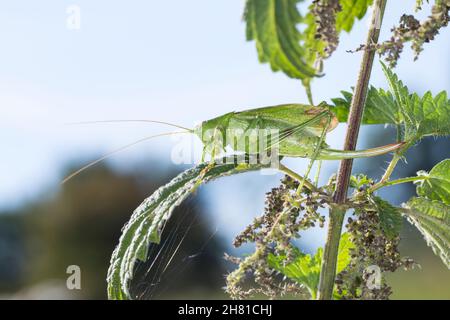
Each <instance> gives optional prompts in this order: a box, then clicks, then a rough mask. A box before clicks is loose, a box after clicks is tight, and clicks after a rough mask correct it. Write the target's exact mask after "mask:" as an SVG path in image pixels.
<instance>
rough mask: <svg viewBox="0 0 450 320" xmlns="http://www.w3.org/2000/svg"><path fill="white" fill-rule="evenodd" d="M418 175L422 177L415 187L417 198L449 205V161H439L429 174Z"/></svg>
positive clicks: (421, 172)
mask: <svg viewBox="0 0 450 320" xmlns="http://www.w3.org/2000/svg"><path fill="white" fill-rule="evenodd" d="M418 175H419V176H423V177H424V179H423V180H421V181H420V182H419V184H418V186H417V194H418V195H419V196H422V197H426V198H428V199H430V200H439V201H442V202H443V203H445V204H447V205H450V159H446V160H444V161H441V162H440V163H438V164H437V165H436V166H434V168H433V169H431V171H430V172H429V173H427V172H425V171H419V172H418Z"/></svg>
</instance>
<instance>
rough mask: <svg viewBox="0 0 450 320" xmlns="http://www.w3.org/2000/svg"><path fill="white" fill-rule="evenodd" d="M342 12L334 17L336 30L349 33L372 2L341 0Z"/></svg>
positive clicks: (369, 0) (371, 0)
mask: <svg viewBox="0 0 450 320" xmlns="http://www.w3.org/2000/svg"><path fill="white" fill-rule="evenodd" d="M339 3H340V4H341V7H342V10H341V11H340V12H339V13H338V14H337V15H336V29H337V30H338V31H341V30H344V31H347V32H350V31H351V30H352V28H353V25H354V24H355V21H356V20H361V19H362V18H363V17H364V16H365V15H366V12H367V9H368V8H369V7H370V6H371V5H372V3H373V0H341V1H339Z"/></svg>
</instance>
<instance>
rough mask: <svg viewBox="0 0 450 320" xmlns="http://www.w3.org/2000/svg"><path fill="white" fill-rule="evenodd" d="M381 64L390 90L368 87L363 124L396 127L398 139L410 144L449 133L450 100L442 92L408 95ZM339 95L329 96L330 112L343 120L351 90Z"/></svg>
mask: <svg viewBox="0 0 450 320" xmlns="http://www.w3.org/2000/svg"><path fill="white" fill-rule="evenodd" d="M381 64H382V68H383V71H384V73H385V75H386V78H387V80H388V83H389V86H390V91H385V90H383V89H376V88H374V87H371V88H370V90H369V92H368V96H367V102H366V108H365V111H364V117H363V123H364V124H394V125H396V126H397V127H399V128H400V134H401V136H402V139H404V140H405V141H409V142H411V143H413V142H415V141H417V140H420V139H421V138H423V137H424V136H430V135H431V136H445V135H450V100H449V98H448V96H447V93H446V92H445V91H442V92H441V93H439V94H437V95H436V96H434V97H433V95H432V93H431V92H426V93H425V94H424V95H423V97H420V96H419V95H418V94H416V93H413V94H410V93H409V90H408V88H407V87H406V86H405V85H404V84H403V82H402V81H401V80H399V79H398V77H397V75H396V74H395V73H394V72H392V70H390V69H389V68H388V67H386V65H384V64H383V63H381ZM342 94H343V96H344V97H343V98H336V99H332V101H333V103H334V108H333V111H334V112H335V113H336V115H337V117H338V118H339V121H341V122H346V121H347V117H348V110H349V109H350V104H351V100H352V93H349V92H345V91H344V92H342Z"/></svg>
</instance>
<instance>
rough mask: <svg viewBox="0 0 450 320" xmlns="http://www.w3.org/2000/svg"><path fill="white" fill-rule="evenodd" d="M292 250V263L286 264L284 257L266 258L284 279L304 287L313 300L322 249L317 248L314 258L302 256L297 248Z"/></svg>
mask: <svg viewBox="0 0 450 320" xmlns="http://www.w3.org/2000/svg"><path fill="white" fill-rule="evenodd" d="M293 250H294V254H295V258H294V260H293V262H291V263H288V264H286V263H285V261H286V259H287V258H286V256H275V255H273V254H269V256H268V258H267V259H268V263H269V265H270V266H271V267H272V268H274V269H275V270H277V271H279V272H281V273H282V274H284V275H285V276H286V277H288V278H290V279H292V280H294V281H296V282H298V283H300V284H302V285H304V286H305V287H306V288H307V289H308V291H309V293H310V294H311V297H312V299H315V298H316V294H317V287H318V285H319V277H320V267H321V264H322V256H323V249H322V248H319V249H318V250H317V252H316V254H315V255H314V256H312V255H310V254H304V253H302V252H301V251H300V250H298V249H297V248H295V249H293Z"/></svg>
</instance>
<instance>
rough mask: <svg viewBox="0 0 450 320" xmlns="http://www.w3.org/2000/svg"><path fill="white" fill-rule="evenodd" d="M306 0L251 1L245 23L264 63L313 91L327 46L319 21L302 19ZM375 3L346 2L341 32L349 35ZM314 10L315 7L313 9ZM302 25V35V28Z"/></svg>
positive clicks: (340, 14)
mask: <svg viewBox="0 0 450 320" xmlns="http://www.w3.org/2000/svg"><path fill="white" fill-rule="evenodd" d="M300 2H303V0H247V2H246V6H245V13H244V19H245V21H246V25H247V40H249V41H251V40H254V41H255V42H256V48H257V51H258V56H259V60H260V61H261V62H262V63H270V66H271V68H272V70H273V71H280V70H281V71H283V72H284V73H285V74H286V75H287V76H289V77H290V78H294V79H300V80H301V81H302V83H303V85H304V86H305V87H306V89H307V91H309V86H310V82H311V79H312V78H314V77H318V76H321V74H320V72H319V71H318V70H317V68H316V66H317V65H320V63H318V62H319V61H321V60H323V59H325V58H327V56H326V53H325V50H324V49H325V47H326V43H324V41H323V40H322V39H320V38H318V37H317V36H316V35H317V24H316V20H317V19H316V17H315V16H314V15H313V14H312V13H311V12H308V13H306V14H305V15H301V14H300V12H299V11H298V8H297V5H298V4H299V3H300ZM372 2H373V0H343V1H341V7H342V10H341V11H340V12H338V13H337V15H336V30H337V32H338V33H339V32H341V31H347V32H350V30H351V29H352V27H353V24H354V22H355V21H356V20H357V19H362V18H363V17H364V15H365V14H366V12H367V8H368V7H369V6H370V5H371V4H372ZM310 9H311V6H310ZM300 24H301V25H302V27H301V29H303V31H300V29H299V28H298V25H300Z"/></svg>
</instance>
